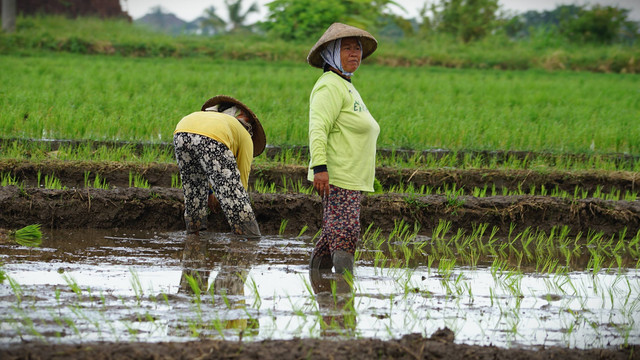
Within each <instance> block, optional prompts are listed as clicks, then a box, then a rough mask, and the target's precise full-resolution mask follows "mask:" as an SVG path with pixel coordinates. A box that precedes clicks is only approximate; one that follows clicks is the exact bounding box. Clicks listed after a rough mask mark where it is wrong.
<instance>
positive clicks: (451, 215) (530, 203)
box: [0, 186, 640, 236]
mask: <svg viewBox="0 0 640 360" xmlns="http://www.w3.org/2000/svg"><path fill="white" fill-rule="evenodd" d="M250 196H251V199H252V202H253V206H254V210H255V213H256V217H257V219H258V222H259V223H260V226H261V229H262V231H263V233H265V234H276V233H278V232H279V231H281V225H282V223H283V221H285V220H286V221H287V225H286V229H285V231H286V232H287V233H297V232H299V231H300V230H301V229H302V228H303V227H305V226H306V227H307V229H308V230H310V231H317V230H318V229H319V228H320V226H321V221H322V218H321V212H322V209H321V202H320V198H319V197H318V196H316V195H305V194H261V193H250ZM0 209H2V211H1V212H0V227H2V228H10V229H11V228H18V227H21V226H25V225H29V224H34V223H39V224H42V225H43V226H46V227H50V228H60V229H65V228H135V229H157V230H181V229H183V227H184V224H183V220H182V216H183V211H184V206H183V197H182V190H180V189H174V188H161V187H152V188H150V189H143V188H116V189H111V190H103V189H89V188H87V189H72V190H51V189H40V188H19V187H17V186H5V187H0ZM401 220H404V221H405V222H406V223H409V224H414V223H418V224H420V226H421V233H423V234H427V235H428V234H429V233H430V232H431V231H432V229H434V228H435V227H436V226H437V225H438V222H439V221H441V220H447V221H450V222H451V223H452V228H453V229H456V228H460V229H465V230H468V231H471V230H472V229H473V228H474V227H476V226H477V225H478V224H484V223H487V224H489V228H492V227H494V226H496V227H498V228H499V229H500V231H499V232H498V234H501V235H505V234H507V233H508V231H509V228H510V226H512V224H513V226H514V229H513V230H516V231H522V230H524V229H525V228H527V227H531V228H532V229H539V230H544V231H548V230H550V229H551V228H552V227H554V226H565V225H566V226H568V227H569V228H570V229H571V234H576V233H577V232H583V233H586V232H587V231H589V230H592V231H598V232H600V231H602V232H604V233H605V234H607V235H611V234H616V233H618V232H620V231H621V230H623V229H624V228H626V230H627V234H629V235H632V236H633V235H635V234H636V233H637V231H638V230H640V202H638V201H607V200H599V199H584V200H570V199H561V198H553V197H543V196H526V195H523V196H493V197H485V198H475V197H471V196H460V197H458V198H456V199H455V200H452V199H451V198H447V197H446V196H445V195H429V196H415V195H401V194H384V195H368V196H365V197H364V199H363V201H362V210H361V223H362V226H363V227H364V228H366V227H367V226H369V224H371V223H373V224H374V227H377V228H381V229H382V230H383V231H384V232H390V231H392V230H393V229H394V226H395V224H396V223H397V222H398V221H401ZM209 229H210V230H213V231H220V232H225V231H229V228H228V225H227V223H226V220H225V219H224V217H223V216H222V215H221V214H212V215H211V216H210V218H209Z"/></svg>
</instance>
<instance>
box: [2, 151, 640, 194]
mask: <svg viewBox="0 0 640 360" xmlns="http://www.w3.org/2000/svg"><path fill="white" fill-rule="evenodd" d="M0 174H10V175H11V176H13V177H15V178H16V179H17V180H18V181H21V182H24V183H25V184H27V185H32V186H33V185H36V184H37V179H38V174H40V176H41V177H42V179H44V176H45V175H53V176H55V177H56V178H57V179H59V180H60V182H61V184H62V185H63V186H66V187H68V188H72V187H76V188H81V187H84V186H85V182H86V181H87V180H90V181H93V179H94V178H95V176H96V175H99V176H100V178H101V179H103V180H104V181H106V183H108V184H109V186H111V187H127V186H130V180H131V175H132V174H133V175H140V176H142V177H143V178H144V179H145V180H146V181H147V182H148V183H149V185H150V186H160V187H171V186H172V181H173V177H174V176H177V175H178V167H177V166H176V165H175V164H167V163H146V164H142V163H127V162H118V163H114V162H90V161H59V160H47V161H42V162H30V161H19V160H6V159H5V160H0ZM376 178H377V179H378V180H379V181H380V183H381V184H382V186H383V187H384V188H385V189H389V188H392V187H394V186H395V187H399V186H402V187H404V188H406V187H407V186H409V185H411V186H413V187H414V188H416V189H419V188H420V187H429V188H431V189H438V188H440V189H445V188H446V189H452V188H454V187H455V188H456V189H464V191H466V192H467V193H470V192H471V191H473V189H474V188H478V189H483V188H486V189H487V190H488V191H489V193H490V192H491V190H492V189H493V188H495V190H496V191H497V193H500V194H502V193H503V191H505V190H506V191H512V192H513V191H518V190H521V191H523V192H524V193H530V189H532V188H534V189H537V191H540V189H542V188H543V187H544V188H545V189H547V190H548V191H553V190H557V191H565V192H567V193H569V194H572V195H573V194H574V192H575V191H576V188H579V189H580V191H585V192H587V193H588V194H589V195H591V194H593V193H594V192H596V191H599V192H601V193H609V192H611V191H613V190H619V191H620V192H621V193H622V194H623V195H624V193H625V192H631V193H633V192H638V191H639V190H640V173H637V172H629V171H580V172H577V171H573V172H569V171H553V172H551V171H533V170H490V169H400V168H391V167H378V168H377V169H376ZM258 179H260V180H261V181H262V182H263V183H266V184H275V186H276V187H277V188H282V187H284V186H285V185H287V186H290V185H291V184H297V183H301V184H302V185H304V186H310V182H308V181H307V168H306V167H304V166H294V165H287V166H273V165H254V166H253V169H252V172H251V176H250V178H249V182H250V185H251V186H254V185H255V183H256V181H257V180H258ZM285 182H286V184H285Z"/></svg>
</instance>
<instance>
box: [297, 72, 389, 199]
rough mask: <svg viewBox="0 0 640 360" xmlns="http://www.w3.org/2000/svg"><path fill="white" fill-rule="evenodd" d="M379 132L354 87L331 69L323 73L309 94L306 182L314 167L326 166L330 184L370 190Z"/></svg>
mask: <svg viewBox="0 0 640 360" xmlns="http://www.w3.org/2000/svg"><path fill="white" fill-rule="evenodd" d="M379 133H380V126H379V125H378V123H377V122H376V120H375V119H374V118H373V116H371V114H370V113H369V110H367V107H366V106H365V104H364V101H362V98H361V97H360V94H359V93H358V91H357V90H356V88H355V87H354V86H353V85H352V84H351V83H350V82H348V81H346V80H344V79H342V78H341V77H340V76H339V75H337V74H335V73H334V72H332V71H327V72H325V73H324V74H323V75H322V76H321V77H320V78H319V79H318V81H317V82H316V84H315V86H314V87H313V90H312V91H311V97H310V106H309V152H310V154H311V160H310V162H309V173H308V175H307V176H308V179H309V181H313V167H315V166H317V165H327V171H328V172H329V184H331V185H335V186H338V187H341V188H343V189H347V190H360V191H369V192H373V181H374V178H375V167H376V141H377V139H378V134H379Z"/></svg>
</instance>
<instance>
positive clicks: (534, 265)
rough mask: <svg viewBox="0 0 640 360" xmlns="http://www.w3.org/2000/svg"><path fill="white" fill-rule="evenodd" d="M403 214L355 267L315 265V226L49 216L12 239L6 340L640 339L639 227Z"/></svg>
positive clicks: (537, 343)
mask: <svg viewBox="0 0 640 360" xmlns="http://www.w3.org/2000/svg"><path fill="white" fill-rule="evenodd" d="M399 229H400V230H399V231H398V232H396V234H395V235H393V234H392V235H390V236H389V237H386V236H382V235H380V234H379V233H378V234H376V233H375V232H372V231H369V232H367V233H366V234H365V236H364V240H363V243H362V244H361V250H360V251H359V252H358V254H357V262H356V268H355V271H354V274H353V277H352V278H346V279H345V278H343V277H338V276H336V275H334V274H331V273H318V272H315V273H310V272H309V270H308V267H307V261H308V255H309V253H310V251H311V248H312V245H311V244H312V236H313V235H309V234H304V235H302V236H300V237H295V236H288V235H269V236H264V237H263V238H262V239H260V240H259V241H246V240H244V239H241V238H238V237H236V236H234V235H231V234H228V233H215V232H208V233H203V235H201V236H200V237H187V236H186V235H185V233H184V232H182V231H175V232H153V231H142V230H122V229H120V230H113V229H107V230H87V229H73V230H71V229H66V230H47V231H45V234H44V238H43V242H42V246H41V247H40V248H26V247H22V246H19V245H16V244H3V245H0V254H1V255H0V261H1V262H2V263H3V265H2V267H1V269H2V270H3V271H4V272H5V275H6V276H7V278H8V279H7V280H5V281H4V282H3V283H2V284H1V285H0V314H2V315H1V317H2V319H1V325H0V343H1V345H2V346H10V345H12V344H14V345H15V344H20V343H25V342H27V343H30V342H42V341H44V342H47V343H54V344H78V343H86V342H92V341H106V342H186V341H193V340H200V339H220V340H232V341H237V340H242V341H245V342H246V341H263V340H288V339H299V338H309V339H318V338H335V339H362V338H367V339H371V338H372V339H381V340H389V339H397V338H401V337H402V336H405V335H409V334H416V333H417V334H421V335H422V336H424V337H428V336H430V335H431V334H433V333H436V332H437V331H438V330H440V329H448V330H450V332H447V333H446V334H448V335H447V336H450V337H451V340H453V342H455V343H456V344H467V345H478V346H488V345H493V346H498V347H503V348H525V349H526V348H532V349H533V348H540V347H553V346H559V347H565V348H577V349H590V348H611V347H617V346H620V345H627V344H638V343H640V271H639V270H638V264H637V263H638V253H637V250H638V239H637V237H636V238H634V239H632V240H631V241H630V242H625V243H621V242H619V241H617V240H618V239H617V238H615V239H611V240H610V239H608V238H602V237H600V238H599V239H595V240H594V239H593V238H589V237H588V236H585V238H580V239H578V238H577V237H573V238H571V239H570V241H566V242H564V243H563V240H562V239H566V237H564V238H563V237H562V236H560V235H559V234H556V238H555V240H549V239H550V237H549V236H548V234H547V236H546V237H545V238H544V239H542V237H541V236H539V235H536V236H537V237H533V239H532V240H527V239H528V238H527V235H526V234H524V235H521V236H520V237H519V239H518V240H517V241H510V240H508V239H498V238H496V239H493V238H489V240H478V237H471V236H469V235H471V234H469V235H467V236H458V237H456V233H455V232H449V235H450V236H439V235H438V234H434V236H433V238H432V237H427V236H424V235H419V234H417V233H415V232H411V231H407V230H408V228H406V227H405V228H404V230H403V229H402V227H399ZM552 237H553V236H551V238H552ZM596 237H597V236H596ZM382 238H383V239H384V240H385V243H384V244H383V242H382V240H381V239H382ZM485 238H488V237H485ZM465 241H466V242H468V243H467V244H465ZM529 241H530V242H529ZM583 241H584V242H585V243H582V242H583ZM634 241H635V242H634ZM480 242H483V243H482V244H481V245H478V244H479V243H480ZM545 242H546V243H545ZM549 242H552V243H553V245H550V243H549ZM505 243H507V244H508V243H510V248H509V247H506V246H502V245H500V244H505ZM516 243H517V244H519V246H515V244H516ZM456 244H458V245H456ZM463 244H464V245H465V246H462V245H463ZM563 244H564V245H563ZM607 244H608V245H607ZM619 244H622V245H619ZM446 245H448V246H446ZM523 245H524V248H523V247H522V246H523ZM542 247H544V249H545V250H544V251H543V250H540V249H541V248H542ZM552 247H553V248H554V249H555V250H554V249H552ZM563 249H564V250H563ZM474 253H475V255H474ZM529 253H530V255H528V254H529ZM543 253H544V254H546V255H545V256H543ZM552 254H557V255H556V256H551V255H552ZM541 257H544V258H545V259H544V260H540V259H539V258H541ZM448 330H447V331H448Z"/></svg>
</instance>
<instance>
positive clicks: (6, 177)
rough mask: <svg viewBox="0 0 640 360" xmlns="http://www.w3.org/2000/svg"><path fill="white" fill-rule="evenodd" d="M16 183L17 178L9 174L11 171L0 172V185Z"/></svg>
mask: <svg viewBox="0 0 640 360" xmlns="http://www.w3.org/2000/svg"><path fill="white" fill-rule="evenodd" d="M11 185H18V178H17V177H16V176H11V173H2V176H1V177H0V186H11Z"/></svg>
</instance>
